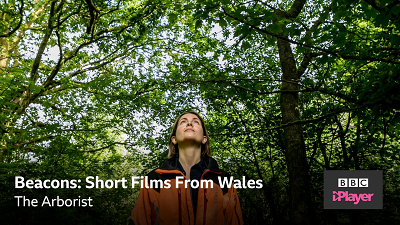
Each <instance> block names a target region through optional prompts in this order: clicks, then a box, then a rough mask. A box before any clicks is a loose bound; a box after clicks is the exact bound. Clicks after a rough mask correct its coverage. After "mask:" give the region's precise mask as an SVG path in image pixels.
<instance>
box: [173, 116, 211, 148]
mask: <svg viewBox="0 0 400 225" xmlns="http://www.w3.org/2000/svg"><path fill="white" fill-rule="evenodd" d="M171 139H172V143H174V144H178V145H183V144H185V145H186V144H193V145H201V144H205V143H206V142H207V137H206V136H204V135H203V127H202V125H201V121H200V119H199V118H198V117H197V116H196V115H194V114H192V113H187V114H184V115H183V116H182V117H181V118H180V119H179V120H178V127H177V129H176V136H172V138H171Z"/></svg>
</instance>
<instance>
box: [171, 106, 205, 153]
mask: <svg viewBox="0 0 400 225" xmlns="http://www.w3.org/2000/svg"><path fill="white" fill-rule="evenodd" d="M188 113H191V114H194V115H196V116H197V117H198V118H199V120H200V121H201V127H202V128H203V136H206V137H207V142H206V143H205V144H203V143H202V144H201V157H205V156H208V157H211V150H210V144H209V137H208V132H207V129H206V126H205V125H204V120H203V118H201V116H200V115H199V114H198V113H197V112H195V111H189V112H184V113H182V114H180V115H179V116H178V117H177V118H176V120H175V123H174V127H173V128H172V132H171V135H170V136H169V152H168V158H169V159H170V158H172V157H175V156H178V155H179V148H178V144H174V143H172V137H173V136H176V129H177V128H178V121H179V120H180V119H181V117H182V116H183V115H185V114H188Z"/></svg>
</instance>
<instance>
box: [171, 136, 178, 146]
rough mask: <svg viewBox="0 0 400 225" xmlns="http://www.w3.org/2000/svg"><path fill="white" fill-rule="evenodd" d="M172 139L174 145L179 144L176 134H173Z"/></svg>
mask: <svg viewBox="0 0 400 225" xmlns="http://www.w3.org/2000/svg"><path fill="white" fill-rule="evenodd" d="M171 141H172V143H173V144H174V145H176V144H178V142H176V138H175V136H172V137H171Z"/></svg>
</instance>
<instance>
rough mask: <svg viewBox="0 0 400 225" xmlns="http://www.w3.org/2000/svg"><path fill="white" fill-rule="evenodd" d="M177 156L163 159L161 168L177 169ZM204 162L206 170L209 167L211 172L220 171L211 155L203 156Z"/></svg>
mask: <svg viewBox="0 0 400 225" xmlns="http://www.w3.org/2000/svg"><path fill="white" fill-rule="evenodd" d="M178 160H179V159H178V156H175V157H172V158H170V159H167V160H165V161H164V163H163V164H162V165H161V166H160V168H159V169H161V170H179V169H178ZM203 161H204V164H205V165H206V170H207V169H209V170H211V171H213V172H222V170H220V169H219V167H218V163H217V161H216V160H215V159H213V158H211V157H207V156H206V157H203Z"/></svg>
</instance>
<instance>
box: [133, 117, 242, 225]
mask: <svg viewBox="0 0 400 225" xmlns="http://www.w3.org/2000/svg"><path fill="white" fill-rule="evenodd" d="M168 158H169V159H168V160H166V161H165V162H164V163H163V164H162V165H161V166H160V167H159V168H157V169H155V170H153V171H151V172H150V173H149V174H147V180H146V178H145V179H144V180H145V182H147V183H148V185H146V187H144V188H141V190H140V193H139V197H138V199H137V201H136V204H135V207H134V209H133V211H132V215H131V220H130V224H136V225H143V224H146V225H150V224H161V225H163V224H165V225H173V224H179V225H186V224H188V225H189V224H194V225H208V224H210V225H211V224H228V225H234V224H243V219H242V212H241V209H240V203H239V199H238V196H237V192H236V190H235V189H234V188H233V185H232V187H230V188H228V187H226V185H225V187H221V186H222V185H221V186H220V180H224V178H228V179H229V178H230V176H229V175H228V174H227V173H226V172H225V171H222V170H220V169H219V168H218V164H217V162H216V161H215V159H213V158H211V151H210V145H209V138H208V132H207V130H206V128H205V126H204V121H203V119H202V118H201V116H200V115H199V114H198V113H196V112H188V113H183V114H181V115H180V116H178V118H177V119H176V121H175V124H174V127H173V129H172V132H171V135H170V139H169V154H168ZM150 184H158V185H150ZM162 184H164V185H162Z"/></svg>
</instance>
